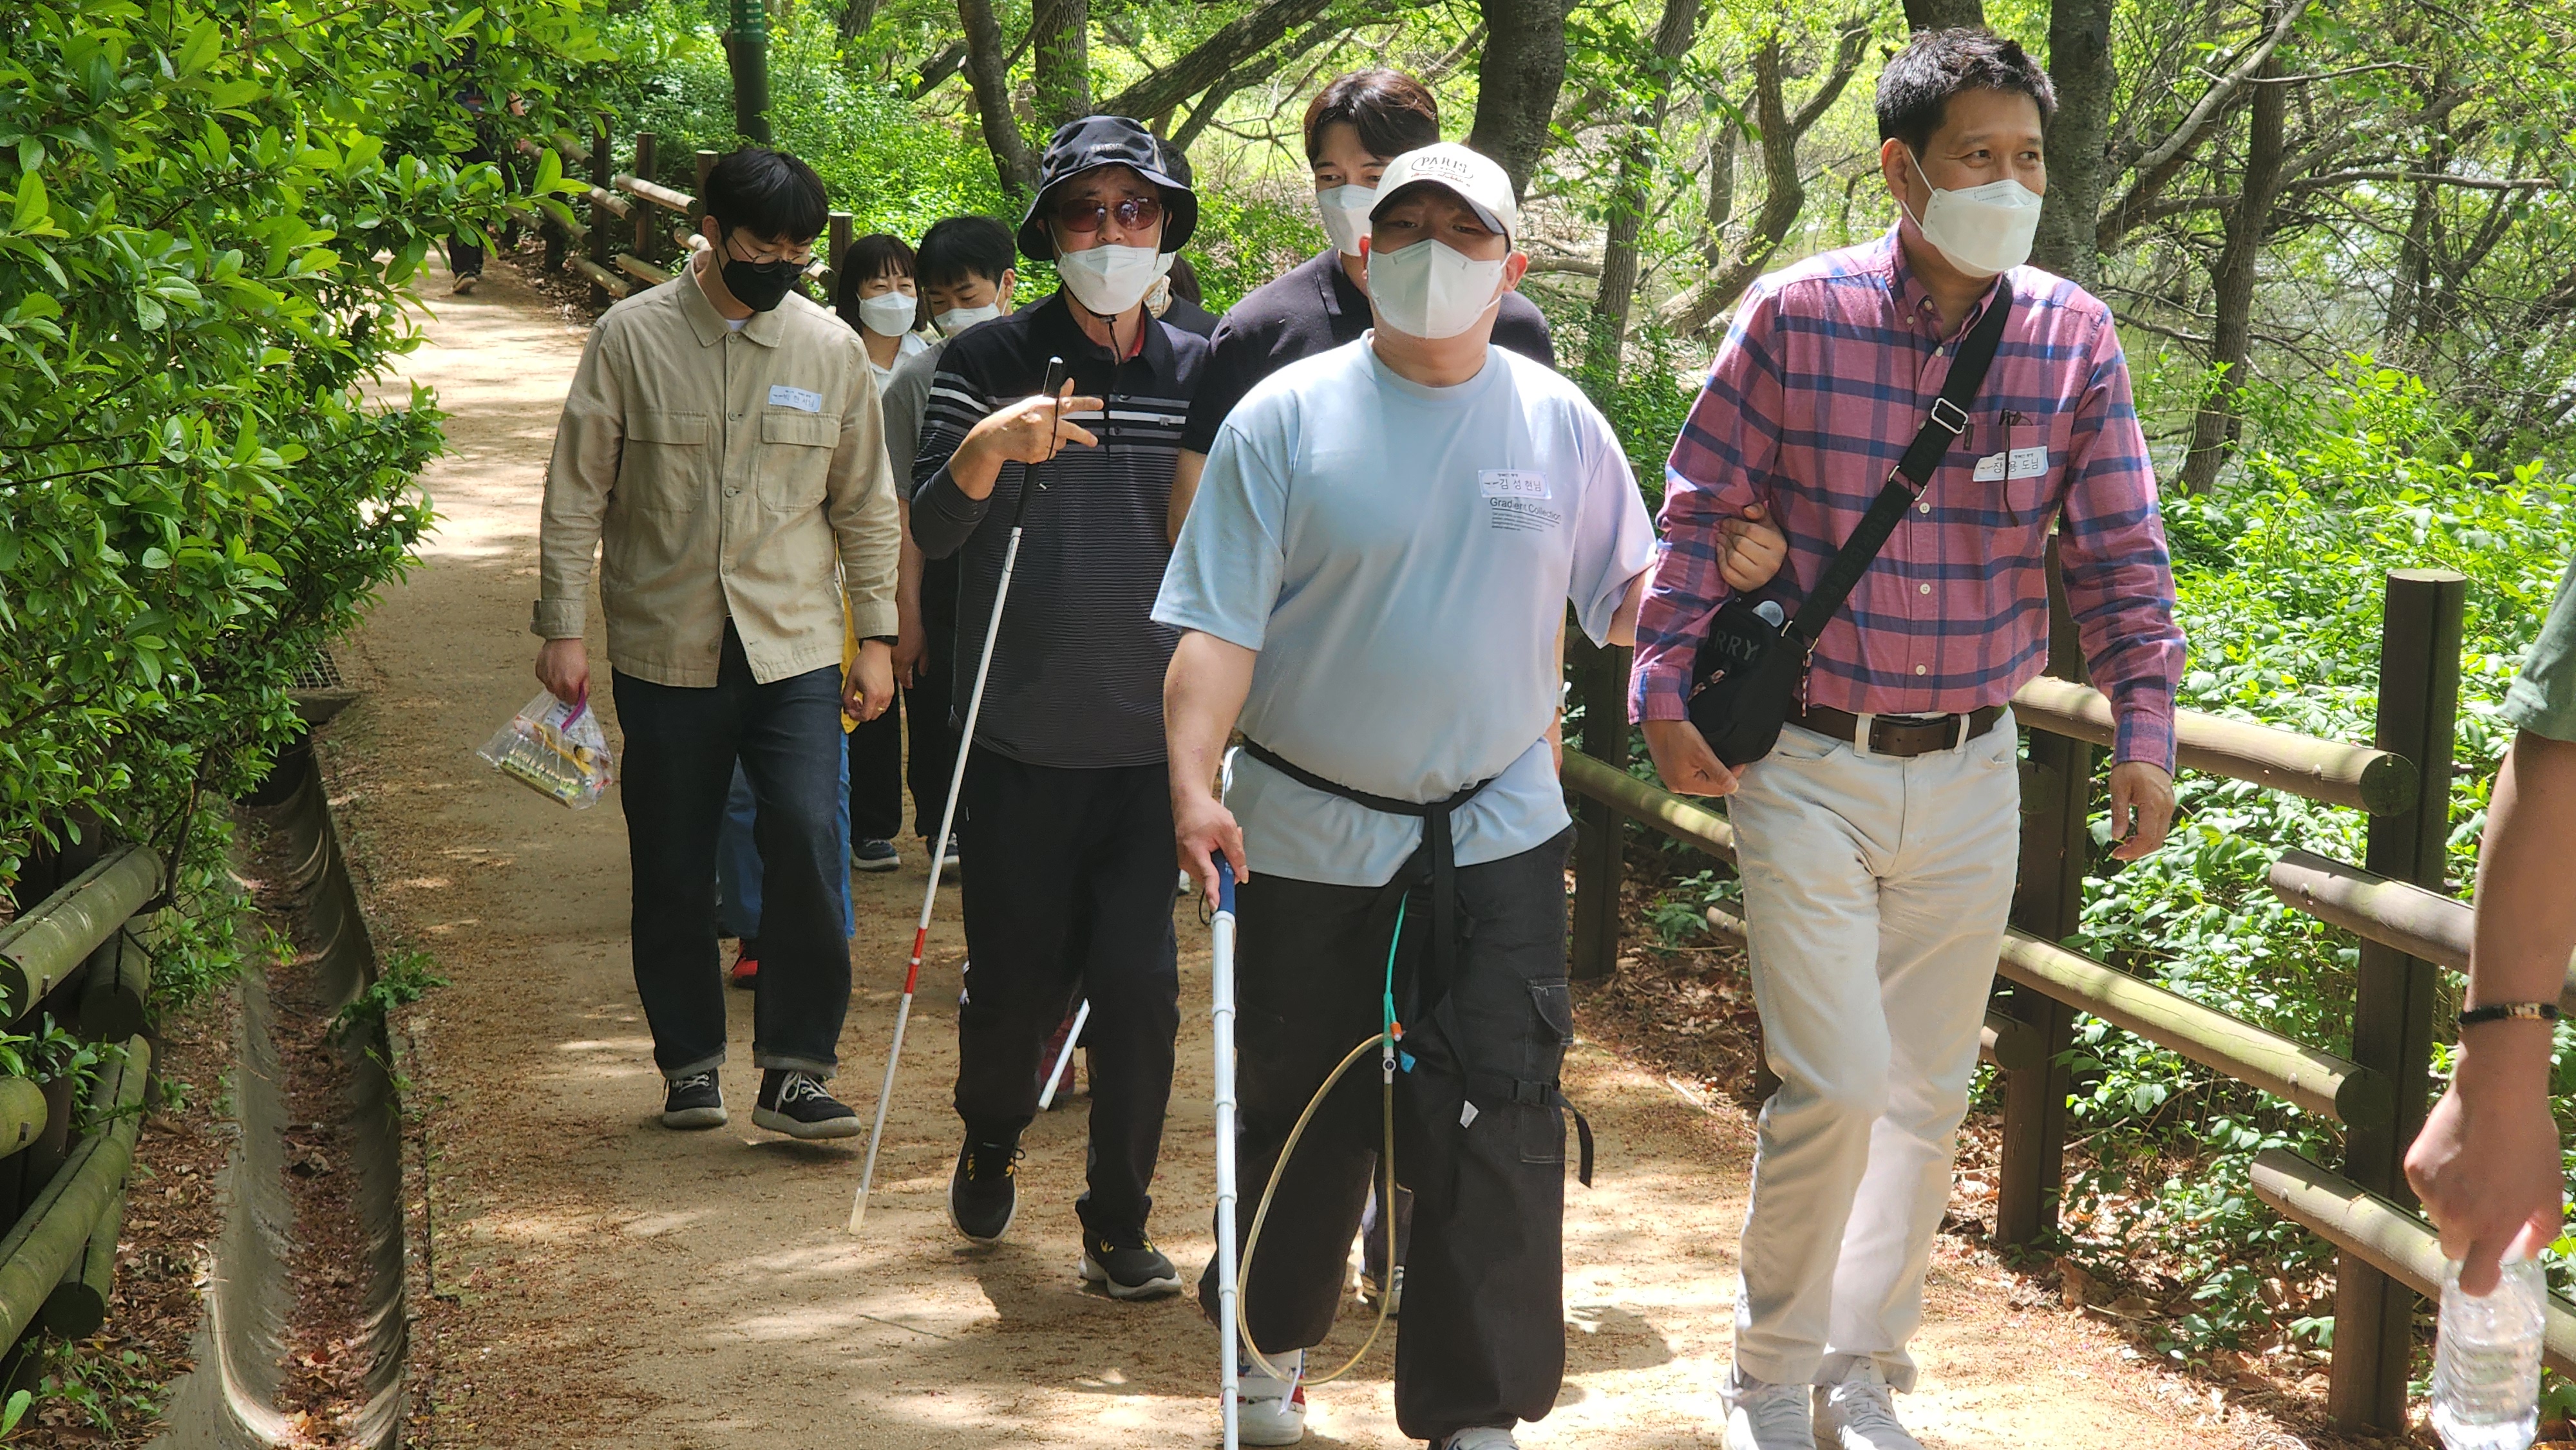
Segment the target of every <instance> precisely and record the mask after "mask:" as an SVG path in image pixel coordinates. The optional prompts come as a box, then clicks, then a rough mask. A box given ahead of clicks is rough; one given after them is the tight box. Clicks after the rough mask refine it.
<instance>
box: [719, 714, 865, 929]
mask: <svg viewBox="0 0 2576 1450" xmlns="http://www.w3.org/2000/svg"><path fill="white" fill-rule="evenodd" d="M759 813H760V805H759V801H758V798H757V797H755V796H754V795H753V794H752V790H751V777H750V776H749V775H747V774H745V773H744V772H743V768H742V762H741V761H738V760H737V761H735V762H734V766H733V791H732V793H731V794H729V795H727V796H726V797H725V814H724V829H723V830H722V831H721V832H719V833H718V834H717V836H716V935H718V936H730V937H739V938H741V939H742V940H744V941H754V940H756V939H757V938H758V937H759V936H760V846H759V843H758V842H757V841H756V840H755V839H754V838H753V837H754V833H753V830H752V825H753V823H754V821H755V820H757V819H758V817H759ZM841 859H842V860H844V861H847V860H848V859H850V737H849V736H848V735H846V734H844V735H843V736H842V737H841ZM841 879H842V891H841V935H843V936H845V937H852V936H857V935H858V934H859V914H858V910H857V908H856V906H855V905H854V904H853V903H852V902H851V900H850V893H849V889H848V882H849V876H848V874H847V873H846V872H845V873H843V875H842V878H841Z"/></svg>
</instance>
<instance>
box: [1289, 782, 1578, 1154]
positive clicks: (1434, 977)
mask: <svg viewBox="0 0 2576 1450" xmlns="http://www.w3.org/2000/svg"><path fill="white" fill-rule="evenodd" d="M1243 750H1244V753H1245V754H1247V755H1249V756H1251V757H1252V758H1253V759H1255V760H1258V761H1260V762H1261V763H1262V764H1264V765H1266V766H1269V767H1270V768H1271V769H1272V770H1275V771H1277V772H1279V773H1280V774H1281V775H1284V776H1286V777H1288V778H1289V779H1290V780H1293V781H1295V782H1297V783H1298V784H1299V785H1302V786H1306V787H1308V788H1309V789H1312V790H1319V791H1322V792H1323V793H1324V794H1326V795H1333V796H1340V797H1341V798H1342V799H1343V800H1346V801H1350V802H1352V803H1354V804H1357V805H1363V806H1366V807H1368V808H1369V809H1370V810H1373V811H1382V812H1384V813H1386V814H1387V815H1390V816H1413V817H1416V818H1418V819H1419V820H1420V821H1421V822H1422V847H1423V854H1424V855H1425V856H1428V857H1429V858H1430V865H1431V971H1430V973H1429V976H1430V978H1431V982H1432V984H1433V990H1432V991H1431V992H1429V993H1426V994H1424V995H1425V996H1427V997H1429V998H1431V999H1433V1000H1435V1001H1436V1000H1438V999H1439V998H1442V997H1445V996H1446V995H1447V994H1448V991H1449V983H1450V982H1451V981H1452V980H1453V978H1454V976H1455V973H1456V970H1457V965H1458V850H1457V841H1456V838H1455V837H1454V836H1453V835H1452V833H1451V832H1450V829H1449V817H1450V815H1451V813H1452V812H1455V811H1456V810H1457V809H1458V808H1459V807H1460V806H1463V805H1465V804H1466V803H1467V802H1469V801H1471V800H1474V799H1475V798H1476V796H1477V793H1478V792H1480V791H1482V790H1484V788H1485V787H1487V786H1489V785H1492V784H1493V783H1494V782H1495V781H1497V780H1500V779H1501V778H1502V777H1500V776H1488V777H1486V778H1485V779H1483V780H1480V781H1478V782H1476V783H1475V784H1474V785H1471V786H1469V787H1467V788H1466V789H1465V790H1462V791H1459V792H1458V793H1457V794H1455V795H1453V796H1450V797H1448V798H1447V799H1445V800H1436V801H1400V800H1397V799H1395V798H1394V797H1393V796H1382V795H1371V794H1369V793H1368V792H1367V791H1364V790H1353V789H1352V788H1351V787H1349V786H1346V785H1344V784H1342V783H1341V782H1340V781H1337V780H1328V779H1326V778H1325V777H1323V776H1320V775H1317V774H1316V773H1315V772H1313V771H1311V770H1308V769H1306V768H1305V767H1304V766H1302V765H1298V764H1295V763H1294V762H1292V761H1289V760H1287V759H1286V758H1284V757H1282V756H1281V755H1280V754H1279V752H1277V751H1275V750H1272V749H1271V748H1270V747H1268V746H1266V745H1263V744H1261V743H1260V742H1259V741H1256V740H1251V739H1246V740H1245V741H1244V742H1243ZM1404 879H1405V873H1404V872H1403V871H1401V870H1399V871H1398V872H1397V873H1396V879H1395V880H1394V881H1393V882H1390V883H1389V885H1390V887H1392V888H1394V889H1395V890H1397V891H1398V892H1399V893H1400V892H1401V891H1402V889H1403V886H1404ZM1453 1041H1454V1039H1453ZM1461 1067H1462V1069H1463V1070H1464V1073H1465V1078H1466V1083H1465V1086H1466V1088H1467V1091H1468V1093H1469V1094H1470V1096H1471V1097H1483V1098H1486V1099H1488V1100H1489V1101H1490V1100H1497V1099H1498V1100H1501V1101H1504V1102H1513V1103H1521V1104H1525V1105H1528V1106H1533V1107H1552V1108H1563V1109H1565V1110H1566V1111H1567V1112H1569V1113H1572V1114H1573V1115H1574V1127H1575V1136H1576V1138H1577V1140H1578V1141H1579V1142H1580V1143H1581V1144H1582V1148H1583V1159H1582V1167H1581V1171H1580V1172H1579V1173H1578V1174H1577V1175H1576V1176H1577V1177H1579V1178H1580V1179H1581V1180H1582V1182H1583V1186H1584V1187H1586V1188H1589V1187H1591V1186H1592V1123H1591V1120H1589V1119H1587V1118H1585V1117H1584V1116H1583V1112H1582V1110H1581V1109H1579V1108H1577V1107H1575V1106H1574V1104H1572V1103H1570V1102H1568V1101H1566V1097H1565V1091H1564V1089H1563V1088H1562V1087H1561V1086H1560V1085H1558V1084H1557V1083H1552V1082H1529V1081H1525V1080H1523V1079H1520V1078H1515V1077H1512V1076H1510V1075H1508V1074H1503V1073H1490V1072H1484V1071H1481V1070H1478V1069H1474V1068H1467V1067H1465V1065H1464V1064H1463V1063H1462V1064H1461Z"/></svg>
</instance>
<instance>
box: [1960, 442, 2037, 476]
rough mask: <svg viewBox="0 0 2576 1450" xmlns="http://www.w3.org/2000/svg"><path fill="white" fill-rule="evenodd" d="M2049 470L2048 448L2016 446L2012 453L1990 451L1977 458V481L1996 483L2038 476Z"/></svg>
mask: <svg viewBox="0 0 2576 1450" xmlns="http://www.w3.org/2000/svg"><path fill="white" fill-rule="evenodd" d="M2047 471H2048V450H2047V449H2046V448H2045V447H2039V448H2016V449H2014V450H2013V451H2012V452H2010V453H1989V454H1987V455H1986V456H1985V457H1983V458H1980V459H1978V460H1977V482H1979V483H1996V482H2000V481H2002V480H2004V479H2007V478H2037V477H2039V476H2040V475H2041V474H2043V473H2046V472H2047Z"/></svg>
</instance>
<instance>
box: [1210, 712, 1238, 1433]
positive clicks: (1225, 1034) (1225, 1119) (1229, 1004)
mask: <svg viewBox="0 0 2576 1450" xmlns="http://www.w3.org/2000/svg"><path fill="white" fill-rule="evenodd" d="M1233 776H1234V752H1232V751H1228V752H1226V756H1225V768H1224V771H1223V773H1222V775H1221V776H1220V784H1219V787H1218V788H1219V790H1223V789H1224V787H1225V786H1227V785H1231V784H1232V783H1233ZM1208 936H1209V945H1210V952H1209V957H1210V962H1209V967H1208V997H1209V1007H1208V1019H1209V1023H1210V1025H1211V1026H1212V1027H1213V1029H1214V1033H1213V1035H1214V1037H1215V1039H1216V1340H1217V1346H1218V1351H1219V1353H1221V1354H1222V1355H1223V1356H1224V1362H1223V1366H1222V1368H1220V1369H1219V1370H1218V1371H1217V1393H1218V1396H1219V1398H1218V1403H1219V1405H1220V1406H1221V1408H1220V1410H1219V1411H1218V1413H1219V1414H1220V1415H1221V1416H1222V1417H1223V1422H1224V1425H1225V1450H1235V1447H1236V1446H1237V1445H1238V1444H1239V1443H1240V1442H1239V1441H1238V1440H1237V1439H1236V1434H1237V1428H1236V1424H1235V1414H1236V1408H1237V1407H1236V1404H1235V1400H1236V1392H1237V1390H1238V1389H1239V1388H1240V1386H1241V1379H1240V1375H1241V1368H1240V1366H1239V1365H1238V1364H1237V1362H1236V1357H1235V1356H1236V1351H1235V1347H1234V1341H1235V1333H1236V1327H1235V1321H1236V1316H1237V1314H1238V1313H1239V1312H1240V1307H1241V1301H1242V1297H1243V1290H1242V1287H1241V1285H1239V1284H1238V1283H1237V1282H1236V1280H1235V1246H1234V1134H1235V1122H1234V1111H1235V1105H1234V863H1233V862H1231V861H1228V860H1227V859H1226V858H1225V853H1224V852H1222V851H1219V852H1217V853H1216V916H1215V918H1214V919H1213V920H1212V921H1210V922H1209V923H1208Z"/></svg>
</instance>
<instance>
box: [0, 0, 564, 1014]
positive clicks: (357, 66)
mask: <svg viewBox="0 0 2576 1450" xmlns="http://www.w3.org/2000/svg"><path fill="white" fill-rule="evenodd" d="M588 26H589V22H588V19H587V18H586V17H585V15H584V14H583V12H582V10H581V7H580V5H579V3H578V0H511V3H504V4H495V5H487V6H478V7H473V8H465V7H461V6H457V5H452V4H449V3H445V0H385V3H378V4H372V5H366V6H349V5H344V4H338V3H336V0H333V3H326V0H260V3H255V4H249V5H241V4H229V5H220V6H217V5H209V4H204V3H189V0H179V3H173V4H163V5H154V6H150V7H145V6H141V5H135V4H128V3H121V0H93V3H82V4H74V5H71V6H68V7H59V8H50V9H49V8H43V7H32V6H22V7H9V8H8V9H6V10H5V11H0V889H8V888H10V887H11V886H12V885H13V884H14V883H15V881H16V880H17V878H18V875H19V872H20V869H21V867H22V865H23V864H24V862H25V860H26V858H27V856H28V854H29V853H30V852H31V851H33V850H38V849H43V848H46V847H50V846H53V845H57V844H60V843H61V841H62V840H63V838H64V836H65V835H66V834H67V833H68V832H69V831H70V830H71V829H73V823H74V822H76V821H79V820H81V819H83V818H85V817H87V816H91V815H94V816H95V817H96V818H98V819H99V820H100V821H102V822H103V823H104V825H105V828H106V829H107V830H109V831H110V832H111V833H113V834H115V835H117V836H120V837H123V838H126V839H132V840H141V841H148V842H151V843H153V844H154V845H155V846H157V847H158V848H159V849H160V850H161V852H162V854H163V855H164V857H165V858H170V859H174V860H176V861H177V862H179V863H180V870H179V876H180V884H181V887H182V889H183V892H186V891H197V892H205V891H210V890H211V891H214V892H216V893H217V894H219V895H220V894H222V893H223V891H224V886H223V882H222V877H221V875H220V857H219V854H218V853H219V850H220V827H219V824H218V818H219V816H220V812H219V811H218V810H216V809H214V808H213V807H212V806H210V805H209V804H208V801H209V798H210V797H214V796H220V795H223V794H229V793H235V792H238V791H240V790H241V789H243V788H245V787H247V786H248V785H250V784H251V783H252V782H253V781H254V780H256V779H257V777H258V776H259V774H260V773H261V772H262V771H263V770H264V769H265V768H266V762H267V760H268V759H269V757H270V754H271V752H272V751H273V750H274V748H275V747H276V746H277V745H278V744H279V743H280V742H282V741H284V740H286V739H288V738H290V737H291V736H292V734H293V732H294V731H295V729H296V728H297V727H296V724H295V719H294V715H293V712H292V710H291V708H290V706H289V700H288V688H289V684H290V682H291V681H292V680H293V678H294V676H295V675H296V673H297V672H298V671H299V670H301V669H303V668H304V667H306V666H307V665H308V664H309V663H310V662H311V661H312V659H313V658H314V656H315V654H316V652H317V651H318V650H319V649H321V647H322V646H323V644H324V642H325V641H327V640H329V639H331V638H332V637H333V636H335V635H337V634H339V633H341V632H342V631H344V630H345V629H347V628H348V627H349V626H350V625H351V624H352V623H353V622H354V621H355V620H356V619H357V618H358V616H359V614H360V612H361V611H362V610H363V609H364V608H365V607H366V605H367V603H368V601H369V600H371V599H372V598H373V597H374V595H375V593H376V591H377V590H378V589H380V588H381V587H382V586H383V585H384V584H385V583H386V582H387V581H388V580H390V579H392V578H393V577H395V575H396V574H398V573H399V572H400V570H401V569H402V568H403V567H404V566H405V564H406V563H407V561H408V559H409V557H410V551H411V549H412V546H413V545H414V543H415V542H416V541H417V540H418V539H419V537H420V536H421V533H422V531H423V530H424V529H426V528H427V527H428V525H429V522H430V513H429V508H428V505H427V502H426V500H425V499H424V498H423V497H422V496H421V495H420V493H419V492H418V490H417V489H416V487H415V486H414V482H413V480H414V478H415V476H416V475H417V474H418V472H419V470H420V468H421V466H422V465H423V464H424V463H425V462H426V461H427V460H428V459H429V458H430V457H432V456H433V455H434V454H436V453H437V452H438V451H439V449H440V448H441V447H442V443H441V440H440V436H439V428H438V424H439V415H438V413H437V411H436V410H435V408H434V407H433V406H431V403H430V400H429V399H428V398H427V397H426V396H425V395H422V394H419V393H417V392H415V393H414V394H413V395H411V396H410V397H409V398H408V399H398V400H396V401H393V402H390V403H388V402H384V401H379V400H378V399H377V398H376V396H375V395H374V393H373V392H372V391H371V390H372V389H373V388H374V387H376V386H378V385H379V384H380V383H381V381H382V379H383V378H384V376H385V375H386V373H387V371H388V368H389V367H390V365H391V364H392V363H393V362H394V360H395V359H396V358H398V357H399V355H400V354H401V353H402V352H403V351H405V350H406V349H408V348H409V347H410V346H412V344H413V341H414V332H413V329H412V325H411V323H410V322H409V320H408V319H407V317H406V314H405V312H404V310H403V308H404V306H405V304H406V302H407V300H408V296H409V294H408V292H407V288H408V287H409V285H410V283H411V282H412V280H413V278H414V277H415V276H416V275H417V274H418V272H419V269H420V266H421V263H422V261H423V259H424V257H425V256H426V254H427V251H428V248H429V247H430V246H431V245H432V243H433V241H435V240H436V239H438V238H440V237H443V236H446V235H449V234H451V233H465V234H469V235H476V234H480V233H481V232H482V231H483V229H485V228H488V227H493V226H496V225H498V224H499V223H500V222H501V221H502V220H503V218H504V215H505V210H504V208H505V206H506V205H508V204H509V203H510V202H511V195H510V190H511V186H510V182H509V180H508V178H506V177H505V176H504V175H503V173H502V171H501V170H500V169H499V168H498V167H496V166H493V165H490V164H486V163H474V164H468V163H466V162H464V161H463V160H461V159H460V158H461V156H462V154H463V153H464V152H466V151H467V150H469V149H470V148H472V147H473V146H474V145H475V144H476V141H477V130H476V126H475V123H474V117H473V116H472V115H471V114H469V112H468V110H467V109H466V107H465V106H463V105H462V104H460V103H459V101H458V97H459V95H460V94H465V93H468V92H479V93H480V94H481V95H483V96H486V97H489V98H491V105H490V107H489V109H488V113H487V116H486V124H487V125H488V126H490V127H491V128H492V139H494V140H500V139H503V137H504V135H505V134H507V133H513V132H521V133H534V134H545V132H546V130H547V129H548V128H551V127H553V126H555V125H557V124H559V123H560V121H561V119H562V116H563V115H564V114H565V111H564V107H565V105H566V104H567V103H569V102H570V101H572V100H574V99H576V93H575V91H574V90H573V88H572V78H573V77H574V76H575V75H576V74H577V73H578V71H579V70H580V68H582V67H585V66H588V65H590V64H592V63H595V62H597V61H599V60H601V59H604V58H605V57H606V52H604V51H602V50H601V49H600V48H599V47H598V45H597V44H596V42H595V41H594V40H593V39H592V36H591V32H590V30H589V28H588ZM513 96H515V97H518V98H519V100H520V102H521V103H522V104H523V105H524V107H525V109H526V112H527V114H526V115H525V116H524V117H512V116H510V115H508V114H507V107H506V106H505V105H504V104H503V103H504V101H506V99H507V98H509V97H513ZM534 171H535V175H534V178H533V183H534V186H535V188H536V189H537V190H538V191H539V192H543V191H545V190H548V189H549V188H552V187H553V186H554V183H555V178H554V177H553V175H552V172H551V169H550V168H545V167H540V168H534ZM20 904H21V905H22V906H23V905H28V904H32V903H25V902H22V903H20ZM188 931H189V932H190V934H187V935H183V936H181V937H180V938H178V939H177V944H176V946H175V947H174V948H173V950H174V951H176V952H178V953H180V954H183V955H184V954H187V953H190V952H197V951H204V952H211V953H215V954H218V955H220V954H222V953H225V952H228V951H229V949H230V948H229V942H228V941H227V940H225V939H224V938H223V937H222V935H221V933H220V930H213V931H208V930H199V929H197V928H193V927H191V928H188ZM217 970H218V968H217V965H216V964H214V963H211V962H208V961H194V962H189V963H184V964H179V963H174V964H171V965H170V966H165V971H167V972H169V973H170V975H169V977H168V978H167V980H170V981H172V982H175V983H181V984H185V983H190V982H197V983H202V982H204V981H206V980H208V979H209V978H210V976H211V975H213V974H214V973H215V972H216V971H217ZM164 1000H165V1001H166V1000H167V999H166V998H165V999H164Z"/></svg>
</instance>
